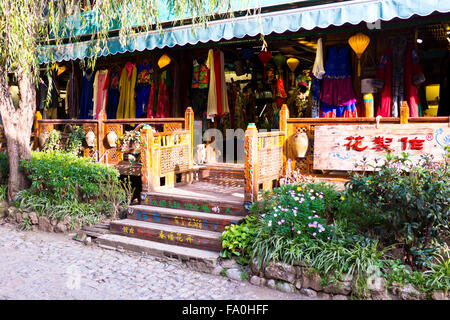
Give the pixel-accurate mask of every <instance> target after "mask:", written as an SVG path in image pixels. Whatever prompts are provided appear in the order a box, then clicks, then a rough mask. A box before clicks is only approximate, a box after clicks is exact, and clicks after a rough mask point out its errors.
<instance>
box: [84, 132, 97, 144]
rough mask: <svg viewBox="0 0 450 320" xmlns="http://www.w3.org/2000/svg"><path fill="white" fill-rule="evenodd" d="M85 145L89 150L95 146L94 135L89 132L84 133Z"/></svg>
mask: <svg viewBox="0 0 450 320" xmlns="http://www.w3.org/2000/svg"><path fill="white" fill-rule="evenodd" d="M85 140H86V145H87V146H88V147H89V148H92V147H93V146H94V145H95V133H94V132H92V131H89V132H88V133H86V138H85Z"/></svg>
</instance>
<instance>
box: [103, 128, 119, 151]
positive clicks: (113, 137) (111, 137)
mask: <svg viewBox="0 0 450 320" xmlns="http://www.w3.org/2000/svg"><path fill="white" fill-rule="evenodd" d="M106 141H108V145H109V146H110V147H111V148H115V147H116V145H117V133H116V132H115V131H110V132H108V134H107V135H106Z"/></svg>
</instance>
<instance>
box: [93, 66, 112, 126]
mask: <svg viewBox="0 0 450 320" xmlns="http://www.w3.org/2000/svg"><path fill="white" fill-rule="evenodd" d="M107 77H108V69H105V70H99V71H97V73H96V74H95V79H94V93H93V96H94V110H95V119H98V114H99V113H100V111H101V110H103V109H104V108H105V106H106V91H107V90H106V89H105V83H106V80H107Z"/></svg>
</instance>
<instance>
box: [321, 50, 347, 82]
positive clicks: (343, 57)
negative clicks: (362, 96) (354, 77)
mask: <svg viewBox="0 0 450 320" xmlns="http://www.w3.org/2000/svg"><path fill="white" fill-rule="evenodd" d="M350 73H351V68H350V59H349V48H348V47H347V46H343V47H340V48H339V47H337V46H332V47H331V48H330V49H329V50H328V59H327V61H326V62H325V75H324V76H325V77H327V78H341V77H348V76H350Z"/></svg>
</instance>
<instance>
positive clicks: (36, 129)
mask: <svg viewBox="0 0 450 320" xmlns="http://www.w3.org/2000/svg"><path fill="white" fill-rule="evenodd" d="M39 120H42V114H41V112H40V111H36V113H35V114H34V125H33V131H34V143H33V149H34V150H36V149H37V148H39V134H40V133H41V130H40V127H39V126H40V125H39Z"/></svg>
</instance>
